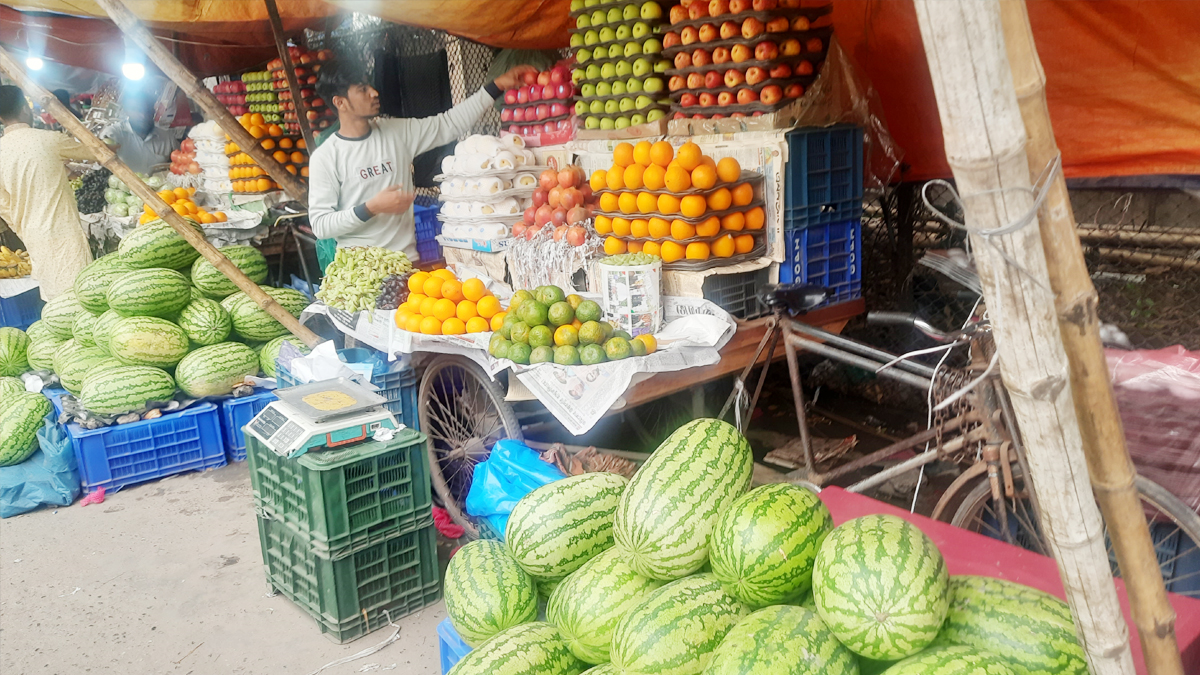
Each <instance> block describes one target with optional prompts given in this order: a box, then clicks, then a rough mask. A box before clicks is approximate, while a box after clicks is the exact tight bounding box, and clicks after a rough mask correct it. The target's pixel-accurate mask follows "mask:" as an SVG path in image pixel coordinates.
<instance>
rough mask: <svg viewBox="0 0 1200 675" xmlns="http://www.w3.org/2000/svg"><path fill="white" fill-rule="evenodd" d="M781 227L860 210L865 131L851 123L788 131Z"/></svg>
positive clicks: (839, 217) (817, 222)
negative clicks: (863, 132)
mask: <svg viewBox="0 0 1200 675" xmlns="http://www.w3.org/2000/svg"><path fill="white" fill-rule="evenodd" d="M786 138H787V143H788V161H787V165H786V169H785V174H784V217H785V220H784V223H785V229H800V228H804V227H809V226H812V225H823V224H826V223H833V222H840V221H845V220H852V219H857V218H860V217H861V216H862V197H863V134H862V129H860V128H859V127H857V126H853V125H846V124H840V125H837V126H832V127H822V128H804V129H794V130H792V131H790V132H788V134H787V136H786Z"/></svg>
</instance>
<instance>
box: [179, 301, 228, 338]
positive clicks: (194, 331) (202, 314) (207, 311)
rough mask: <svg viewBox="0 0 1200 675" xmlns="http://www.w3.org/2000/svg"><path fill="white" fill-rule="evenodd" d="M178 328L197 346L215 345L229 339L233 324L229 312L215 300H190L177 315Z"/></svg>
mask: <svg viewBox="0 0 1200 675" xmlns="http://www.w3.org/2000/svg"><path fill="white" fill-rule="evenodd" d="M178 323H179V327H180V328H182V329H183V332H185V333H187V336H188V339H189V340H191V341H192V342H195V343H196V344H198V345H215V344H217V343H218V342H224V341H225V340H227V339H228V338H229V331H231V330H233V323H232V322H231V321H230V320H229V312H226V311H225V308H224V307H222V306H221V305H220V303H218V302H217V301H215V300H209V299H207V298H203V299H200V300H192V301H191V302H190V303H188V306H187V307H184V308H183V311H182V312H180V313H179V321H178Z"/></svg>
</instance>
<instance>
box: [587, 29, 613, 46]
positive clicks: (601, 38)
mask: <svg viewBox="0 0 1200 675" xmlns="http://www.w3.org/2000/svg"><path fill="white" fill-rule="evenodd" d="M616 39H617V31H615V30H613V29H612V26H605V27H604V28H601V29H600V33H599V34H598V35H597V36H596V42H589V43H588V44H590V45H594V44H596V43H597V42H612V41H613V40H616Z"/></svg>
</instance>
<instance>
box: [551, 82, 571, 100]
mask: <svg viewBox="0 0 1200 675" xmlns="http://www.w3.org/2000/svg"><path fill="white" fill-rule="evenodd" d="M574 95H575V85H573V84H571V83H570V82H563V83H561V84H556V85H554V96H555V98H561V99H562V100H564V101H565V100H567V99H569V98H571V97H572V96H574Z"/></svg>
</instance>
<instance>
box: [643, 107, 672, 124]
mask: <svg viewBox="0 0 1200 675" xmlns="http://www.w3.org/2000/svg"><path fill="white" fill-rule="evenodd" d="M666 116H667V111H665V110H659V109H658V108H655V109H654V110H651V111H650V112H648V113H646V121H647V122H657V121H658V120H661V119H662V118H664V117H666Z"/></svg>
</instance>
